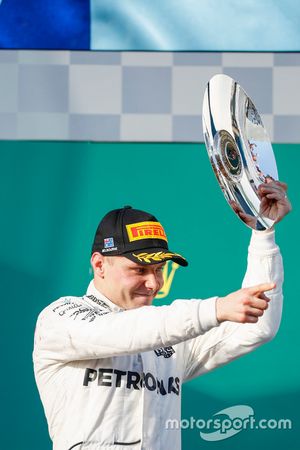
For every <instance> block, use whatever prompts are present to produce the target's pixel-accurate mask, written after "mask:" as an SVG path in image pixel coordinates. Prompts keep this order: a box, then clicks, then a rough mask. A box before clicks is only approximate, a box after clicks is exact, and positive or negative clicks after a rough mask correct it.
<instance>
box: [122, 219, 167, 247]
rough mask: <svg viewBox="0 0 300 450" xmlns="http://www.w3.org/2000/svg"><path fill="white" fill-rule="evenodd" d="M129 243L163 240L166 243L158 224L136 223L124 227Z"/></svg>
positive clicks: (164, 234)
mask: <svg viewBox="0 0 300 450" xmlns="http://www.w3.org/2000/svg"><path fill="white" fill-rule="evenodd" d="M126 229H127V234H128V239H129V241H130V242H132V241H139V240H140V239H163V240H164V241H167V236H166V233H165V230H164V229H163V227H162V225H161V224H160V223H159V222H137V223H131V224H129V225H126Z"/></svg>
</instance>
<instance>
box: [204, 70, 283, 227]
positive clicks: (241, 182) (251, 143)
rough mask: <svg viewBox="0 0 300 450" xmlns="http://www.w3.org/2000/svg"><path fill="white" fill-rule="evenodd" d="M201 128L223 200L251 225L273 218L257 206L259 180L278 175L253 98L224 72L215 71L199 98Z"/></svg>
mask: <svg viewBox="0 0 300 450" xmlns="http://www.w3.org/2000/svg"><path fill="white" fill-rule="evenodd" d="M202 118H203V133H204V141H205V145H206V149H207V152H208V156H209V160H210V162H211V165H212V168H213V171H214V173H215V175H216V177H217V180H218V182H219V184H220V186H221V189H222V191H223V193H224V196H225V198H226V200H227V201H228V203H229V205H230V206H231V208H232V209H233V211H234V212H235V213H236V214H237V215H238V217H239V218H240V219H241V220H242V221H243V222H244V223H245V224H246V225H248V226H249V227H250V228H254V229H256V230H265V229H267V228H271V226H272V225H273V223H274V222H273V221H272V220H271V219H269V218H267V217H264V216H263V215H262V214H261V212H260V197H259V195H258V186H259V185H260V184H261V183H266V182H268V179H274V180H278V172H277V166H276V160H275V157H274V153H273V149H272V145H271V143H270V139H269V137H268V134H267V132H266V129H265V127H264V125H263V123H262V120H261V117H260V115H259V114H258V112H257V109H256V108H255V106H254V104H253V102H252V101H251V99H250V98H249V97H248V95H247V94H246V92H245V91H244V90H243V89H242V88H241V86H240V85H239V84H238V83H237V82H236V81H235V80H233V79H232V78H230V77H229V76H227V75H223V74H220V75H215V76H214V77H213V78H212V79H211V80H210V81H209V83H208V85H207V88H206V91H205V94H204V100H203V115H202Z"/></svg>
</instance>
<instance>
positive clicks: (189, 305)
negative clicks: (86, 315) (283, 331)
mask: <svg viewBox="0 0 300 450" xmlns="http://www.w3.org/2000/svg"><path fill="white" fill-rule="evenodd" d="M75 299H76V300H77V302H74V304H73V306H72V305H71V308H69V310H68V313H64V314H59V311H60V309H59V308H57V306H56V307H53V304H52V306H51V305H50V306H49V307H47V308H46V309H45V310H44V311H43V312H42V313H41V314H40V316H39V319H38V322H37V326H36V332H35V348H34V358H46V359H49V360H55V361H73V360H80V359H81V360H84V359H98V358H106V357H112V356H118V355H128V354H133V353H137V352H144V351H149V350H153V349H155V348H158V347H162V346H170V345H175V344H178V343H179V342H182V341H185V340H188V339H191V338H193V337H196V336H199V335H201V334H203V333H205V332H207V331H208V330H210V329H211V328H213V327H216V326H218V325H219V324H218V322H217V320H216V316H215V307H214V304H215V299H207V300H203V301H199V300H176V301H174V302H173V303H172V304H171V305H169V306H160V307H155V306H143V307H141V308H137V309H132V310H128V311H120V312H109V313H107V314H104V315H96V316H95V317H94V319H93V320H92V321H86V320H80V319H78V317H76V316H79V315H80V311H79V310H78V308H79V309H80V308H82V307H83V305H82V304H80V301H78V300H80V299H78V298H75ZM63 300H64V299H62V302H63ZM59 302H60V301H58V304H60V303H59ZM81 303H82V302H81ZM55 304H56V305H57V302H55ZM77 310H78V313H77V314H76V312H77ZM74 318H75V320H74Z"/></svg>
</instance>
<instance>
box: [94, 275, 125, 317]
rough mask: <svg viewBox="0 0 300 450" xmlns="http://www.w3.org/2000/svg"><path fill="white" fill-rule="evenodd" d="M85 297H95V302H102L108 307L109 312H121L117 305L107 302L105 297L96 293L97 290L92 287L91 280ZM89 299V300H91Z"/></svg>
mask: <svg viewBox="0 0 300 450" xmlns="http://www.w3.org/2000/svg"><path fill="white" fill-rule="evenodd" d="M86 295H87V296H91V297H95V301H96V302H97V300H99V301H101V302H104V303H106V304H107V306H109V308H110V309H111V311H115V312H118V311H123V309H122V308H120V307H119V306H118V305H116V304H115V303H113V302H112V301H110V300H108V298H107V297H105V295H103V294H102V293H101V292H99V291H98V289H97V288H96V287H95V285H94V280H92V281H91V282H90V284H89V286H88V288H87V291H86ZM91 297H90V298H91Z"/></svg>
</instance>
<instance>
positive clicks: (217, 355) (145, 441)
mask: <svg viewBox="0 0 300 450" xmlns="http://www.w3.org/2000/svg"><path fill="white" fill-rule="evenodd" d="M269 281H275V282H276V288H275V289H273V290H272V291H270V292H268V294H267V295H268V296H269V297H270V298H271V302H270V305H269V308H268V309H267V310H266V312H265V313H264V315H263V316H262V317H260V318H259V321H258V322H257V323H256V324H238V323H233V322H223V323H222V324H218V322H217V319H216V312H215V301H216V297H214V298H210V299H207V300H176V301H174V302H173V303H172V304H171V305H169V306H159V307H156V306H144V307H141V308H137V309H131V310H127V311H122V310H121V309H120V308H118V307H117V306H116V305H115V304H113V303H112V302H110V301H109V300H107V299H106V298H105V297H104V296H103V295H101V294H100V293H99V292H98V291H97V290H96V288H95V287H94V284H93V282H91V284H90V286H89V288H88V291H87V294H86V295H84V296H83V297H64V298H60V299H59V300H57V301H55V302H54V303H52V304H51V305H49V306H47V307H46V308H45V309H44V310H43V311H42V312H41V314H40V315H39V318H38V321H37V326H36V332H35V346H34V353H33V359H34V370H35V377H36V381H37V385H38V389H39V392H40V396H41V399H42V402H43V406H44V410H45V414H46V417H47V420H48V426H49V433H50V436H51V438H52V440H53V449H54V450H70V449H74V450H83V449H88V450H130V449H131V450H141V449H142V450H179V449H180V448H181V438H180V429H179V428H178V429H174V427H173V429H171V428H170V427H167V426H166V421H167V420H168V419H175V420H177V421H178V423H180V410H181V404H180V403H181V388H182V383H183V382H184V381H187V380H189V379H191V378H193V377H196V376H198V375H201V374H203V373H205V372H207V371H209V370H212V369H214V368H215V367H219V366H221V365H223V364H226V363H228V362H229V361H231V360H233V359H235V358H237V357H239V356H241V355H243V354H246V353H248V352H250V351H252V350H254V349H255V348H256V347H258V346H259V345H261V344H263V343H264V342H267V341H269V340H270V339H272V338H273V337H274V335H275V334H276V332H277V330H278V327H279V323H280V318H281V308H282V281H283V268H282V260H281V255H280V252H279V248H278V247H277V245H276V244H275V241H274V232H267V233H266V232H255V231H254V232H253V233H252V239H251V242H250V246H249V255H248V267H247V272H246V275H245V278H244V282H243V286H252V285H256V284H259V283H263V282H269Z"/></svg>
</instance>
